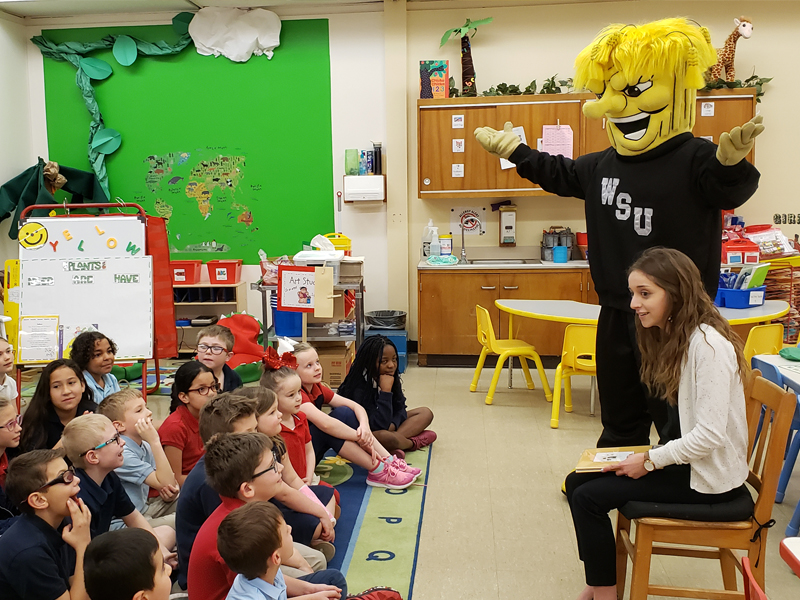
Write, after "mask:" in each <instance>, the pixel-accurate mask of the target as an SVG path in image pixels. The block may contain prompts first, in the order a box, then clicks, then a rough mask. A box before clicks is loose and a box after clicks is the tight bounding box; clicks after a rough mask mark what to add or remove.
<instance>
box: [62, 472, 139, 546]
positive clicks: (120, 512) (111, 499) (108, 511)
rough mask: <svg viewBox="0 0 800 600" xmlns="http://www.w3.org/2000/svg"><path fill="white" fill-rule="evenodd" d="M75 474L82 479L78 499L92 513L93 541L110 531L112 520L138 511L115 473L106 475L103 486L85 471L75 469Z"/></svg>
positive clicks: (91, 529)
mask: <svg viewBox="0 0 800 600" xmlns="http://www.w3.org/2000/svg"><path fill="white" fill-rule="evenodd" d="M75 474H76V475H77V476H78V477H80V479H81V491H80V492H78V497H79V498H80V499H81V500H83V502H84V504H86V506H87V507H88V508H89V510H90V511H91V513H92V523H91V525H90V526H89V529H90V531H91V533H92V539H94V538H95V537H97V536H98V535H100V534H101V533H105V532H106V531H108V529H109V527H111V520H112V519H114V518H115V517H116V518H118V519H122V518H123V517H127V516H128V515H129V514H131V513H132V512H133V511H134V510H136V507H135V506H134V505H133V502H131V499H130V498H129V497H128V494H127V492H126V491H125V488H124V487H122V482H121V481H120V479H119V476H118V475H117V474H116V473H114V472H113V471H112V472H111V473H109V474H108V475H106V478H105V479H104V480H103V483H102V485H97V483H96V482H95V481H94V480H93V479H92V478H91V477H89V476H88V475H87V474H86V471H84V470H83V469H75Z"/></svg>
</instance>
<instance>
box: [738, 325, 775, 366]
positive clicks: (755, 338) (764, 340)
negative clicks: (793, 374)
mask: <svg viewBox="0 0 800 600" xmlns="http://www.w3.org/2000/svg"><path fill="white" fill-rule="evenodd" d="M781 348H783V325H782V324H780V323H770V324H769V325H756V326H755V327H753V328H752V329H751V330H750V331H749V333H748V334H747V341H746V342H745V343H744V359H745V360H746V361H747V364H750V359H751V358H753V357H754V356H755V355H756V354H777V353H778V352H780V351H781Z"/></svg>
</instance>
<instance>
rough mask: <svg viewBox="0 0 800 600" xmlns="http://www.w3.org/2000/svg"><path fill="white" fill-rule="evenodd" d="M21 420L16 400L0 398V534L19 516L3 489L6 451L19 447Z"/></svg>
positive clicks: (6, 466)
mask: <svg viewBox="0 0 800 600" xmlns="http://www.w3.org/2000/svg"><path fill="white" fill-rule="evenodd" d="M21 420H22V417H20V416H19V415H18V414H17V404H16V400H7V399H5V398H0V534H2V533H3V531H5V530H6V529H7V528H8V527H9V526H10V525H11V524H12V523H13V517H15V516H17V515H18V514H19V507H17V506H15V505H14V503H13V502H11V500H9V499H8V496H6V493H5V489H6V473H7V472H8V455H7V454H6V450H7V449H8V448H16V447H17V446H19V436H20V433H21V431H22V427H21V426H20V422H21Z"/></svg>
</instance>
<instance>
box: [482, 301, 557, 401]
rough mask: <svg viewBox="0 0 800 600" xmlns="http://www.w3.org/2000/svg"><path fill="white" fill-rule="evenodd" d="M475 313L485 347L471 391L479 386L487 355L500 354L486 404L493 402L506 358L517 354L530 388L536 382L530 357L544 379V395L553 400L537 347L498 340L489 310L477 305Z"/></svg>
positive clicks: (517, 341)
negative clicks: (529, 367)
mask: <svg viewBox="0 0 800 600" xmlns="http://www.w3.org/2000/svg"><path fill="white" fill-rule="evenodd" d="M475 314H476V315H477V317H478V341H479V342H480V343H481V346H483V349H482V350H481V355H480V357H479V358H478V365H477V366H476V367H475V375H474V376H473V378H472V383H471V384H470V386H469V391H470V392H474V391H475V390H476V389H477V388H478V380H479V379H480V377H481V371H482V370H483V363H484V362H485V361H486V356H487V355H488V354H489V353H490V352H491V353H493V354H499V356H498V357H497V366H496V367H495V369H494V374H493V375H492V383H491V384H489V392H488V393H487V394H486V404H491V403H492V401H493V400H494V391H495V388H497V381H498V380H499V379H500V373H501V372H502V370H503V365H504V364H505V362H506V360H507V359H511V360H514V357H515V356H518V357H519V362H520V364H521V365H522V372H523V373H524V374H525V381H526V383H527V384H528V389H529V390H532V389H534V384H533V379H532V378H531V372H530V369H528V363H527V361H526V360H525V359H526V358H530V359H531V360H533V362H535V363H536V369H537V370H538V371H539V377H540V378H541V380H542V387H543V388H544V395H545V397H546V398H547V400H548V401H550V400H552V398H553V394H552V393H551V392H550V386H549V385H548V384H547V376H546V375H545V373H544V367H543V366H542V359H541V358H539V353H538V352H536V348H534V347H533V346H532V345H530V344H528V343H526V342H523V341H522V340H498V339H497V338H496V337H495V336H494V327H493V326H492V317H491V315H490V314H489V311H488V310H486V309H485V308H483V307H482V306H480V305H476V306H475Z"/></svg>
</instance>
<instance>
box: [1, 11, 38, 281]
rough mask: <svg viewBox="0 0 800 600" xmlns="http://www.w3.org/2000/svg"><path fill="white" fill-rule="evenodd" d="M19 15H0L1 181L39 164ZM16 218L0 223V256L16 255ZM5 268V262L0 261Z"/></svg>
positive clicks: (5, 257)
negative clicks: (12, 233) (13, 225)
mask: <svg viewBox="0 0 800 600" xmlns="http://www.w3.org/2000/svg"><path fill="white" fill-rule="evenodd" d="M17 21H18V20H16V19H5V18H3V17H0V56H2V57H3V60H2V61H0V81H2V82H3V85H2V86H0V139H2V142H3V143H2V144H0V185H1V184H2V183H5V182H6V181H8V180H9V179H11V178H13V177H15V176H17V175H19V174H20V173H21V172H22V171H24V170H25V169H27V168H28V167H30V166H33V165H34V164H36V153H35V152H34V151H33V149H32V144H31V110H30V95H29V91H28V82H29V77H28V70H27V68H26V65H27V59H26V53H27V44H28V36H27V30H26V28H25V27H24V26H23V25H22V24H21V23H19V22H17ZM12 221H13V219H12V218H8V219H6V220H5V221H3V222H2V223H0V259H1V260H2V262H3V263H4V262H5V261H6V260H7V259H10V258H17V247H18V246H17V243H16V241H12V240H10V239H9V238H8V229H9V226H10V225H11V222H12ZM0 268H2V264H0Z"/></svg>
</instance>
